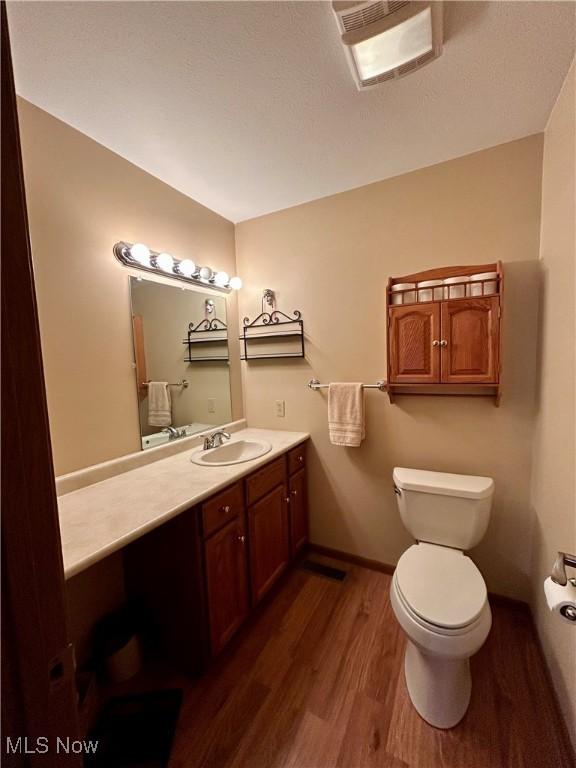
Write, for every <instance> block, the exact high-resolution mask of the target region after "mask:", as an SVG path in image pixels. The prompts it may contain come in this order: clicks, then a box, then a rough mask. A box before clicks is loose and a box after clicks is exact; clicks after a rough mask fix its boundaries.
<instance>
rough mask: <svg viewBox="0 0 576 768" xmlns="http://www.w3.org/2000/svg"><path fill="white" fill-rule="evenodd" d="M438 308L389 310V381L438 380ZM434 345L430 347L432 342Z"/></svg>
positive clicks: (412, 382)
mask: <svg viewBox="0 0 576 768" xmlns="http://www.w3.org/2000/svg"><path fill="white" fill-rule="evenodd" d="M439 340H440V306H439V304H422V305H417V304H413V305H410V306H405V307H404V306H396V307H390V317H389V337H388V343H389V345H390V348H389V360H390V382H391V383H393V384H394V383H396V384H402V383H406V384H433V383H435V382H438V381H440V347H439V346H438V342H439ZM434 341H435V342H437V343H436V344H434V345H433V342H434Z"/></svg>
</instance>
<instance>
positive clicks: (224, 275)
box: [214, 272, 230, 288]
mask: <svg viewBox="0 0 576 768" xmlns="http://www.w3.org/2000/svg"><path fill="white" fill-rule="evenodd" d="M229 280H230V275H229V274H228V272H216V274H215V275H214V282H215V283H216V285H219V286H220V288H223V287H224V286H225V285H227V284H228V281H229Z"/></svg>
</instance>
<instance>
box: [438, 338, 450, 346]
mask: <svg viewBox="0 0 576 768" xmlns="http://www.w3.org/2000/svg"><path fill="white" fill-rule="evenodd" d="M440 346H441V347H447V346H448V342H447V341H446V339H442V341H441V342H440Z"/></svg>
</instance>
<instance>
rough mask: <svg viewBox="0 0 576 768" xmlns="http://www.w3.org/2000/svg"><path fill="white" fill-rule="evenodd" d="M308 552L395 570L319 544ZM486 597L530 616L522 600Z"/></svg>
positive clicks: (311, 547) (390, 570)
mask: <svg viewBox="0 0 576 768" xmlns="http://www.w3.org/2000/svg"><path fill="white" fill-rule="evenodd" d="M308 551H309V552H315V553H316V554H318V555H324V556H325V557H333V558H334V559H335V560H342V561H343V562H345V563H352V565H359V566H360V567H361V568H368V569H369V570H370V571H380V573H388V574H390V575H392V574H393V573H394V571H395V570H396V566H395V565H390V564H389V563H382V562H381V561H380V560H370V559H369V558H367V557H361V556H360V555H353V554H351V553H350V552H343V551H342V550H340V549H331V548H330V547H324V546H322V545H321V544H312V543H310V544H309V545H308ZM488 597H489V599H490V601H491V602H493V603H496V604H498V605H504V606H506V607H507V608H513V609H515V610H520V611H524V612H527V613H529V614H530V615H532V611H531V609H530V606H529V605H528V603H526V602H525V601H524V600H518V598H516V597H508V596H507V595H499V594H498V593H496V592H488Z"/></svg>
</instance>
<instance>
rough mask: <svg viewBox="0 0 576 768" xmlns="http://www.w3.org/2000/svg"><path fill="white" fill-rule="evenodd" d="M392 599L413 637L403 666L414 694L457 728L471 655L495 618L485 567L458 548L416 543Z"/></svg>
mask: <svg viewBox="0 0 576 768" xmlns="http://www.w3.org/2000/svg"><path fill="white" fill-rule="evenodd" d="M456 558H459V559H460V560H461V561H462V562H457V561H456ZM446 588H447V589H446ZM390 600H391V603H392V609H393V611H394V614H395V616H396V619H397V620H398V623H399V624H400V626H401V627H402V629H403V630H404V632H405V633H406V635H407V638H408V644H407V648H406V655H405V659H404V672H405V676H406V685H407V688H408V693H409V695H410V699H411V701H412V703H413V705H414V707H415V709H416V711H417V712H418V714H419V715H420V716H421V717H422V718H424V720H426V722H428V723H430V725H433V726H435V727H436V728H452V727H453V726H455V725H456V724H457V723H459V722H460V720H461V719H462V718H463V717H464V715H465V714H466V710H467V709H468V704H469V702H470V695H471V690H472V683H471V678H470V663H469V659H470V657H471V656H473V655H474V654H475V653H476V652H477V651H478V650H479V649H480V648H481V647H482V645H483V644H484V642H485V640H486V638H487V637H488V633H489V632H490V627H491V624H492V615H491V612H490V606H489V604H488V600H487V593H486V587H485V585H484V580H483V579H482V576H481V574H480V571H478V569H477V568H476V566H475V565H474V563H473V562H472V561H471V560H470V559H469V558H468V557H466V556H465V555H464V554H463V553H461V552H459V551H458V550H450V549H448V548H447V547H441V546H438V545H432V544H415V545H413V546H412V547H410V549H408V550H407V551H406V552H405V553H404V554H403V555H402V557H401V558H400V560H399V562H398V567H397V569H396V571H395V574H394V577H393V579H392V584H391V586H390Z"/></svg>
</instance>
